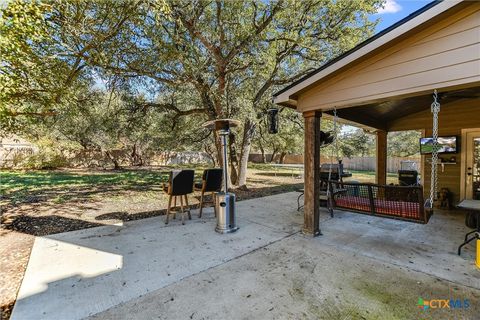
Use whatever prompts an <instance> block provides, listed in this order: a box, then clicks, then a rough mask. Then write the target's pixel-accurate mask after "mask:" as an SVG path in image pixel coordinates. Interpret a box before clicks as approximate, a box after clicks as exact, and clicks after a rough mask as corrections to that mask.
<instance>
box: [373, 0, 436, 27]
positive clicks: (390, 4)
mask: <svg viewBox="0 0 480 320" xmlns="http://www.w3.org/2000/svg"><path fill="white" fill-rule="evenodd" d="M430 2H432V1H431V0H387V1H386V3H385V7H384V8H383V9H380V10H379V11H378V12H377V13H376V14H373V15H372V16H371V19H372V20H374V19H377V18H380V23H379V24H378V25H377V28H376V30H375V31H376V32H377V33H378V32H380V31H382V30H383V29H385V28H388V27H389V26H391V25H392V24H394V23H395V22H397V21H399V20H401V19H403V18H405V17H406V16H408V15H409V14H410V13H412V12H414V11H416V10H418V9H420V8H421V7H423V6H425V5H427V4H428V3H430Z"/></svg>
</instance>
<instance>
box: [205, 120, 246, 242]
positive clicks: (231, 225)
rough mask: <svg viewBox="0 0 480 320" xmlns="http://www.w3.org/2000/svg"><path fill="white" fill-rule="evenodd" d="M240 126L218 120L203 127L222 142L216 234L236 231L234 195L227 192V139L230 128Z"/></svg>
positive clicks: (216, 197)
mask: <svg viewBox="0 0 480 320" xmlns="http://www.w3.org/2000/svg"><path fill="white" fill-rule="evenodd" d="M239 124H240V122H239V121H238V120H232V119H218V120H214V121H209V122H207V123H205V124H204V127H206V128H208V129H212V130H215V131H217V132H218V134H219V135H220V138H221V140H222V149H223V184H222V191H220V192H217V194H216V195H215V209H216V211H217V226H216V227H215V231H216V232H218V233H231V232H235V231H237V230H238V227H237V224H236V221H235V194H234V193H231V192H228V181H229V178H228V160H227V159H228V152H227V139H228V138H227V137H228V135H229V134H230V128H233V127H236V126H238V125H239Z"/></svg>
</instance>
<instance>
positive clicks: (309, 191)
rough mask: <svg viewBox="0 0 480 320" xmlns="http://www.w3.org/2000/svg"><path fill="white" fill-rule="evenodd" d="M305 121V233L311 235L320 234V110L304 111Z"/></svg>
mask: <svg viewBox="0 0 480 320" xmlns="http://www.w3.org/2000/svg"><path fill="white" fill-rule="evenodd" d="M303 117H304V121H305V150H304V177H305V187H304V188H305V197H304V201H305V206H304V209H303V210H304V214H303V233H304V234H306V235H310V236H318V235H320V118H321V117H322V113H321V112H319V111H308V112H304V113H303Z"/></svg>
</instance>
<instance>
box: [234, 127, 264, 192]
mask: <svg viewBox="0 0 480 320" xmlns="http://www.w3.org/2000/svg"><path fill="white" fill-rule="evenodd" d="M256 127H257V125H256V124H255V122H253V121H252V120H250V119H247V120H245V124H244V126H243V139H242V150H240V163H239V167H238V186H239V187H244V188H246V185H247V169H248V156H249V155H250V146H251V145H252V139H253V136H254V135H255V129H256ZM264 158H265V152H264V151H263V148H262V159H264Z"/></svg>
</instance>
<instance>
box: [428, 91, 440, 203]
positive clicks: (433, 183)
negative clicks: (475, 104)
mask: <svg viewBox="0 0 480 320" xmlns="http://www.w3.org/2000/svg"><path fill="white" fill-rule="evenodd" d="M431 112H432V114H433V126H432V171H431V177H430V178H431V180H430V198H429V203H428V204H427V207H428V208H430V209H433V202H434V201H435V200H436V199H437V187H438V176H437V171H438V168H437V163H438V113H439V112H440V102H438V94H437V90H434V92H433V103H432V105H431Z"/></svg>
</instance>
